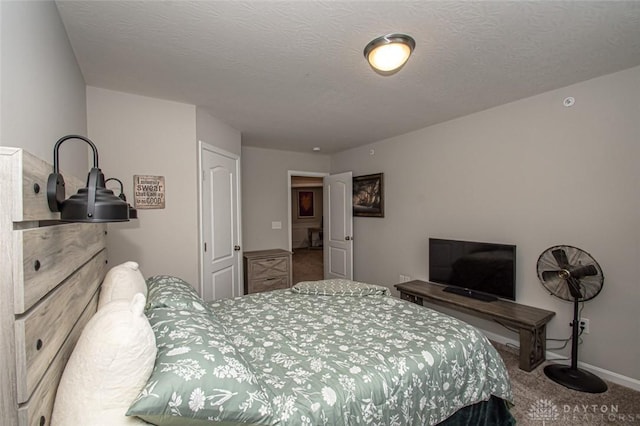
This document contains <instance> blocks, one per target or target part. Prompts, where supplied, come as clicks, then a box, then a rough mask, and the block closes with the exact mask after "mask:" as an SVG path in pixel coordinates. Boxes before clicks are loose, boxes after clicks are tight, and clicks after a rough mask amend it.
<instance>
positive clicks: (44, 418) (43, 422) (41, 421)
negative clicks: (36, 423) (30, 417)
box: [40, 416, 47, 426]
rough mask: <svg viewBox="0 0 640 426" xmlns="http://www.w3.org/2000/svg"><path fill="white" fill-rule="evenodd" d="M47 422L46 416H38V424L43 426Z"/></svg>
mask: <svg viewBox="0 0 640 426" xmlns="http://www.w3.org/2000/svg"><path fill="white" fill-rule="evenodd" d="M45 424H47V418H46V417H45V416H40V426H44V425H45Z"/></svg>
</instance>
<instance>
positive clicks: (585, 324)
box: [580, 318, 589, 334]
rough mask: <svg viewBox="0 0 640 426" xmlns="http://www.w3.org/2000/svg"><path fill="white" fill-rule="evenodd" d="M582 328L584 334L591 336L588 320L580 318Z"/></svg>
mask: <svg viewBox="0 0 640 426" xmlns="http://www.w3.org/2000/svg"><path fill="white" fill-rule="evenodd" d="M580 328H582V332H583V333H584V334H589V320H588V319H586V318H580Z"/></svg>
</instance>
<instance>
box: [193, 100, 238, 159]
mask: <svg viewBox="0 0 640 426" xmlns="http://www.w3.org/2000/svg"><path fill="white" fill-rule="evenodd" d="M196 137H197V139H198V140H199V141H202V142H206V143H207V144H209V145H213V146H215V147H218V148H221V149H223V150H225V151H227V152H230V153H232V154H235V155H237V156H240V155H241V154H242V146H241V145H242V135H241V134H240V132H239V131H238V130H236V129H234V128H233V127H231V126H229V125H227V124H226V123H223V122H222V121H220V120H218V119H217V118H216V117H214V116H212V115H211V114H209V113H208V112H207V111H205V110H204V109H202V108H200V107H196Z"/></svg>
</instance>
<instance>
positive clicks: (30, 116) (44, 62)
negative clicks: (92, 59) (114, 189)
mask: <svg viewBox="0 0 640 426" xmlns="http://www.w3.org/2000/svg"><path fill="white" fill-rule="evenodd" d="M0 10H1V11H2V12H1V18H0V22H1V37H0V38H1V40H2V41H1V43H2V48H1V49H0V50H1V59H0V61H1V66H0V68H1V72H0V74H1V77H0V93H1V96H0V99H1V101H0V145H3V146H14V147H19V148H24V149H25V150H27V151H29V152H30V153H32V154H34V155H36V156H38V157H40V158H42V159H44V160H46V161H48V162H53V146H54V144H55V142H56V141H57V140H58V139H60V138H61V137H62V136H65V135H67V134H80V135H84V136H86V133H87V124H86V123H87V116H86V101H85V82H84V78H83V77H82V74H81V73H80V69H79V67H78V64H77V63H76V60H75V56H74V54H73V51H72V49H71V46H70V44H69V40H68V38H67V33H66V32H65V29H64V27H63V26H62V21H61V20H60V17H59V15H58V10H57V9H56V6H55V3H54V2H52V1H23V2H18V1H16V2H5V1H2V2H0ZM87 153H88V149H87V145H86V144H85V143H84V142H82V141H79V140H69V141H67V142H65V143H64V144H62V146H61V147H60V166H61V169H62V170H63V171H65V172H66V173H71V174H74V175H76V176H78V177H80V178H81V179H86V177H87V173H88V171H89V168H88V164H89V163H88V158H89V157H88V154H87ZM67 195H70V194H67Z"/></svg>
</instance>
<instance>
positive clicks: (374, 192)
mask: <svg viewBox="0 0 640 426" xmlns="http://www.w3.org/2000/svg"><path fill="white" fill-rule="evenodd" d="M353 215H354V216H362V217H384V174H383V173H376V174H372V175H365V176H356V177H354V178H353Z"/></svg>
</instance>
